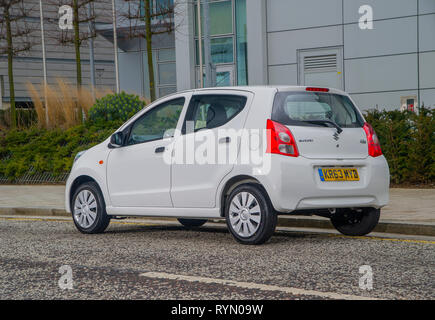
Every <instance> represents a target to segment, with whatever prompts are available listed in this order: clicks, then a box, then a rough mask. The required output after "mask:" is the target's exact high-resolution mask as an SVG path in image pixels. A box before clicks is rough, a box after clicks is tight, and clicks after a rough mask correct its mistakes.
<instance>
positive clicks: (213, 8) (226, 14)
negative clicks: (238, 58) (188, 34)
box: [195, 1, 233, 37]
mask: <svg viewBox="0 0 435 320" xmlns="http://www.w3.org/2000/svg"><path fill="white" fill-rule="evenodd" d="M209 8H210V10H209V15H210V19H209V27H210V36H216V35H222V34H230V33H233V9H232V4H231V1H219V2H209ZM197 12H198V9H197V6H196V5H195V36H196V37H198V24H197V21H198V18H197ZM201 12H203V11H201ZM201 24H202V26H201V30H202V31H203V32H202V34H204V14H203V13H201Z"/></svg>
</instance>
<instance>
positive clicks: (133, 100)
mask: <svg viewBox="0 0 435 320" xmlns="http://www.w3.org/2000/svg"><path fill="white" fill-rule="evenodd" d="M144 107H145V102H143V101H142V100H140V99H139V97H138V96H135V95H133V94H127V93H125V92H122V93H120V94H109V95H106V96H104V97H103V98H101V99H97V101H96V102H95V104H94V105H93V106H92V108H91V109H90V110H89V119H90V120H91V121H93V122H99V121H116V120H121V121H127V120H128V119H129V118H131V117H132V116H133V115H135V114H136V113H137V112H138V111H140V110H142V109H143V108H144Z"/></svg>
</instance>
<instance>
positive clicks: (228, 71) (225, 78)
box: [216, 66, 234, 87]
mask: <svg viewBox="0 0 435 320" xmlns="http://www.w3.org/2000/svg"><path fill="white" fill-rule="evenodd" d="M231 86H234V66H217V67H216V87H231Z"/></svg>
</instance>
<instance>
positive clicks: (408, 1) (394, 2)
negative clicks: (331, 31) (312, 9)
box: [344, 0, 433, 28]
mask: <svg viewBox="0 0 435 320" xmlns="http://www.w3.org/2000/svg"><path fill="white" fill-rule="evenodd" d="M429 1H433V0H429ZM363 5H370V6H371V7H372V8H373V19H374V20H378V19H388V18H397V17H404V16H411V15H416V14H417V0H344V21H345V23H352V22H358V21H359V19H360V17H361V15H360V14H359V12H358V11H359V8H360V7H361V6H363ZM376 24H377V23H375V28H376Z"/></svg>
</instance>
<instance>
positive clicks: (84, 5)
mask: <svg viewBox="0 0 435 320" xmlns="http://www.w3.org/2000/svg"><path fill="white" fill-rule="evenodd" d="M102 1H103V0H49V3H50V4H52V5H57V6H58V7H60V6H63V5H68V6H70V7H71V8H72V15H73V24H72V30H71V29H58V31H56V32H55V33H54V34H51V35H50V37H51V38H55V39H56V40H57V41H58V42H59V43H60V44H62V45H74V49H75V62H76V79H77V87H81V85H82V62H81V52H80V50H81V47H82V45H83V43H84V42H86V41H88V40H89V39H91V38H95V37H96V33H95V30H93V29H92V30H89V28H88V23H89V22H94V21H95V19H96V15H95V10H93V9H92V11H91V14H89V12H88V6H89V5H91V6H92V8H93V4H95V3H98V2H102ZM54 20H55V21H56V20H57V19H54Z"/></svg>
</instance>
